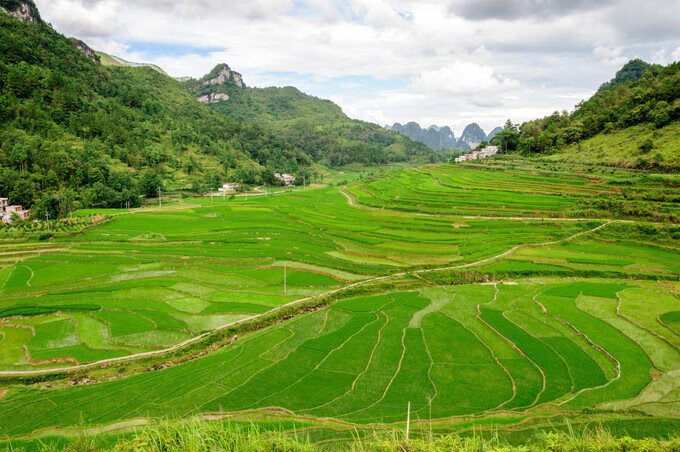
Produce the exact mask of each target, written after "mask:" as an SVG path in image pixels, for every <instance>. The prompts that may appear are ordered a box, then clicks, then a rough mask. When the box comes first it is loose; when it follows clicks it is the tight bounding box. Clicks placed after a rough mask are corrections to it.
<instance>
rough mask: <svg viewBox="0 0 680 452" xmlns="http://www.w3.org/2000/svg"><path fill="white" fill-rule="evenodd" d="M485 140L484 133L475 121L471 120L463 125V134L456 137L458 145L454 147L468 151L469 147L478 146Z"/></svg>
mask: <svg viewBox="0 0 680 452" xmlns="http://www.w3.org/2000/svg"><path fill="white" fill-rule="evenodd" d="M485 140H486V133H484V131H483V130H482V128H481V127H479V125H478V124H477V123H476V122H473V123H472V124H468V125H467V126H466V127H465V129H464V130H463V134H462V135H461V136H460V138H459V139H458V145H457V146H456V147H457V148H458V149H460V150H463V151H469V150H470V149H474V148H476V147H477V146H479V144H480V143H481V142H482V141H485Z"/></svg>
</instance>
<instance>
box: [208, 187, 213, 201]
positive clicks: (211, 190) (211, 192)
mask: <svg viewBox="0 0 680 452" xmlns="http://www.w3.org/2000/svg"><path fill="white" fill-rule="evenodd" d="M209 190H210V202H212V195H213V189H212V188H210V189H209Z"/></svg>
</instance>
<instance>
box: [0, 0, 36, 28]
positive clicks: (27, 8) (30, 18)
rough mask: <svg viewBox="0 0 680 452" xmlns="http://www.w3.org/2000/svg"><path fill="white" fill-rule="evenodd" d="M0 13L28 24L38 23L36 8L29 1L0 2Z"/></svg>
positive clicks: (0, 0) (8, 0)
mask: <svg viewBox="0 0 680 452" xmlns="http://www.w3.org/2000/svg"><path fill="white" fill-rule="evenodd" d="M0 11H3V12H5V13H7V14H9V15H10V16H13V17H14V18H16V19H19V20H20V21H22V22H26V23H29V24H37V23H38V22H40V13H39V12H38V8H37V7H36V6H35V4H34V3H33V2H32V1H31V0H0Z"/></svg>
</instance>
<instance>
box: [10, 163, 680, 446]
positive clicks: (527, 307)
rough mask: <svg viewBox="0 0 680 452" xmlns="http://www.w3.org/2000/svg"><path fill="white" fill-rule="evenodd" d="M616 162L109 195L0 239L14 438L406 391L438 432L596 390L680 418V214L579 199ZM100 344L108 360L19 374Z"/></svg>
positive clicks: (355, 401)
mask: <svg viewBox="0 0 680 452" xmlns="http://www.w3.org/2000/svg"><path fill="white" fill-rule="evenodd" d="M603 178H604V176H602V175H600V176H598V175H592V174H589V175H573V177H570V176H567V175H565V174H564V173H562V172H559V173H555V174H554V175H552V176H551V175H550V174H549V173H548V172H546V171H543V172H537V171H533V170H532V171H521V170H519V169H515V170H513V171H510V170H506V171H500V170H498V168H495V169H486V168H483V167H475V166H467V167H456V166H452V165H444V166H438V167H426V168H421V169H417V170H407V171H400V172H395V173H392V174H390V175H389V177H380V178H375V179H373V180H368V181H363V182H361V181H359V182H357V183H355V184H353V185H350V186H348V187H347V188H344V189H343V188H319V189H310V190H306V191H294V192H290V193H285V194H278V195H271V196H258V197H250V198H249V199H248V200H246V199H245V198H242V197H241V198H237V199H234V200H225V199H215V200H214V201H213V202H211V201H210V200H209V199H196V200H192V201H191V202H192V205H194V206H195V207H193V208H188V209H175V210H168V211H155V212H138V213H129V214H123V215H118V216H116V218H115V220H114V221H112V222H109V223H107V224H104V225H103V226H100V227H98V228H95V229H92V230H90V231H88V232H86V233H85V234H83V235H81V236H78V237H72V238H62V239H58V240H54V241H53V242H52V243H50V245H49V248H46V247H45V246H44V245H37V244H22V245H20V246H15V245H14V244H5V245H0V253H3V254H0V316H2V319H0V367H1V368H2V371H4V372H5V373H7V372H13V374H12V375H13V376H12V378H14V379H8V380H7V383H5V384H3V385H2V386H0V436H3V437H4V436H7V437H21V436H24V435H30V434H32V433H33V432H36V431H39V430H41V429H54V428H65V427H78V428H84V427H92V426H101V425H108V424H113V423H117V422H121V421H126V420H130V419H137V418H144V419H148V420H149V421H152V422H153V421H154V420H157V419H161V418H170V419H180V418H181V419H183V418H188V417H192V416H199V415H201V416H202V415H210V416H218V417H219V416H225V415H231V416H238V417H243V416H252V417H253V419H255V418H258V416H263V415H265V414H267V413H269V414H271V413H278V416H279V419H287V420H290V421H296V422H298V421H300V422H302V421H304V422H307V423H309V425H318V426H319V428H321V426H322V425H326V426H328V425H329V424H328V423H332V424H333V425H335V426H336V427H337V429H336V430H338V431H339V430H343V429H345V430H347V431H349V430H350V429H357V428H358V429H363V428H365V427H366V426H368V425H375V424H376V423H380V425H383V424H390V425H392V424H393V425H395V426H398V425H401V423H403V421H404V418H405V410H406V406H407V404H409V403H410V404H411V416H412V419H413V420H414V428H415V429H416V431H418V429H423V430H424V429H426V426H427V425H429V422H433V423H434V425H435V429H436V430H437V431H438V432H440V433H443V432H455V431H465V430H466V429H468V428H470V427H471V426H472V425H474V426H475V428H482V429H483V428H486V427H485V426H487V427H490V426H493V428H496V429H498V428H499V427H500V428H502V429H507V431H508V432H511V431H517V430H516V429H517V428H519V426H520V425H525V424H526V425H545V424H546V421H545V419H547V418H550V417H551V416H562V417H564V418H565V419H568V418H569V417H572V416H574V415H575V414H576V413H582V412H583V410H589V411H588V412H589V413H595V414H593V416H596V417H597V413H598V412H599V411H598V410H602V413H604V412H607V413H609V414H607V416H604V415H602V416H603V417H602V419H604V417H607V421H608V422H611V421H614V420H616V419H618V418H617V414H616V413H620V414H619V415H620V418H621V419H623V417H625V416H628V415H629V414H630V413H636V414H637V415H645V416H652V417H650V418H648V419H649V421H650V422H651V421H652V420H653V419H655V416H659V417H660V418H659V419H660V421H661V418H663V420H664V422H665V421H667V420H668V419H669V418H672V419H674V417H675V416H677V415H680V411H679V410H680V395H679V394H680V314H679V313H680V299H679V298H678V290H679V289H680V283H678V280H679V279H680V252H678V242H677V239H678V237H677V235H678V234H677V232H680V231H679V230H678V227H677V226H675V225H673V224H672V223H669V222H666V223H659V222H654V221H655V220H653V219H651V218H648V217H646V216H644V215H643V216H641V217H640V216H636V215H629V214H622V213H621V212H607V210H606V209H600V210H598V211H594V212H591V213H593V215H592V216H586V217H580V216H578V215H577V212H579V210H578V209H579V205H583V204H584V203H587V202H589V201H588V200H592V199H594V198H601V197H602V196H604V195H603V193H604V192H612V193H618V192H619V188H621V187H622V186H623V185H624V183H623V182H622V180H623V179H621V180H619V182H620V184H618V185H617V182H616V181H614V182H612V181H611V180H609V181H608V182H603V181H602V180H603ZM665 190H666V188H664V185H663V183H658V181H652V182H648V183H645V184H641V185H639V186H636V187H635V189H634V194H633V195H631V196H632V198H635V197H638V196H648V198H650V199H660V195H659V193H660V192H664V191H665ZM645 193H646V195H645ZM672 204H673V203H672V202H662V201H658V204H657V206H656V207H657V208H658V209H660V210H663V211H664V212H666V213H669V214H672V212H674V209H675V206H674V205H672ZM199 206H200V207H199ZM664 209H665V210H664ZM595 213H596V214H597V215H595ZM609 213H611V214H610V215H609ZM631 219H632V220H635V221H631ZM611 220H617V221H616V222H612V221H611ZM622 220H623V221H622ZM16 250H20V251H22V252H21V253H17V252H16ZM23 251H26V252H23ZM284 274H285V277H284ZM329 293H334V296H333V298H332V299H328V300H329V301H330V303H327V304H322V305H320V306H316V307H315V308H314V309H310V310H307V311H304V312H301V313H299V314H298V315H295V316H293V317H292V318H283V319H281V320H282V321H278V322H272V323H271V324H269V325H263V327H262V328H258V329H256V330H255V331H252V332H250V333H247V334H243V335H241V336H239V337H237V338H233V340H232V341H230V342H229V343H228V344H227V345H226V346H223V347H218V348H214V349H211V350H210V351H209V353H200V354H198V355H197V356H195V357H193V359H190V360H185V361H183V362H181V363H173V364H174V365H170V366H162V365H155V367H153V369H155V370H153V371H145V372H141V373H140V372H139V371H135V372H131V374H129V375H128V369H127V364H126V362H127V361H125V360H117V361H110V362H107V361H104V360H109V359H111V358H124V357H126V356H128V357H133V355H137V354H143V353H146V352H152V351H160V350H164V349H168V348H171V347H174V346H178V345H180V344H183V343H186V342H191V341H192V340H193V339H196V338H199V337H203V336H201V335H202V334H203V333H206V332H209V331H212V330H215V329H217V328H221V327H224V326H225V325H229V324H232V323H238V322H240V321H243V320H245V319H256V318H258V316H263V315H269V314H271V313H272V312H277V311H276V310H277V309H278V308H280V307H281V306H284V305H287V304H293V305H294V304H295V303H296V302H298V301H299V300H304V299H307V298H309V297H315V296H323V295H324V294H329ZM88 363H95V364H96V365H95V367H96V368H99V367H103V368H107V367H109V366H110V369H113V373H109V374H107V375H108V376H107V377H106V378H105V379H98V378H97V377H94V379H95V380H94V381H89V380H88V381H85V382H86V383H88V384H75V385H73V384H68V382H69V381H70V382H71V383H73V379H71V380H69V378H68V373H66V374H65V375H66V379H64V378H57V379H56V380H54V381H49V380H47V381H46V380H40V379H38V380H34V381H36V383H33V384H29V383H30V382H24V383H17V381H18V380H16V378H17V376H18V375H21V374H19V373H17V372H22V371H33V370H41V371H47V370H49V369H56V368H59V369H67V368H69V367H74V366H78V365H80V364H88ZM160 364H162V363H160ZM133 367H134V366H133ZM146 370H149V369H146ZM60 372H63V371H60ZM8 375H9V374H8ZM27 375H28V374H27ZM74 375H75V374H74ZM77 375H78V377H77V378H78V379H80V378H82V377H83V376H84V375H87V374H86V373H85V374H83V373H79V374H77ZM93 375H94V374H93ZM80 383H82V382H80ZM612 413H613V414H612ZM258 419H259V418H258ZM340 426H342V427H340ZM310 428H311V427H310ZM430 428H431V427H430ZM331 430H332V429H331ZM47 431H48V432H49V431H50V430H47ZM310 431H311V430H310ZM329 435H330V436H329ZM332 436H333V434H332V433H330V432H326V433H325V434H324V435H319V437H318V438H317V439H318V441H319V444H321V443H324V442H325V441H327V440H328V439H329V438H330V437H332ZM341 436H342V435H341Z"/></svg>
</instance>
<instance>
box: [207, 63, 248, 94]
mask: <svg viewBox="0 0 680 452" xmlns="http://www.w3.org/2000/svg"><path fill="white" fill-rule="evenodd" d="M214 72H217V75H216V76H214V77H212V78H209V79H208V80H206V81H204V82H203V84H204V85H218V84H220V83H224V82H227V81H229V80H231V81H232V82H234V83H235V84H236V86H238V87H239V88H243V77H242V76H241V74H239V73H238V72H234V71H232V70H231V69H230V68H229V66H227V65H226V64H221V65H219V66H217V67H216V68H215V69H213V73H214ZM211 75H212V73H211Z"/></svg>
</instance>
